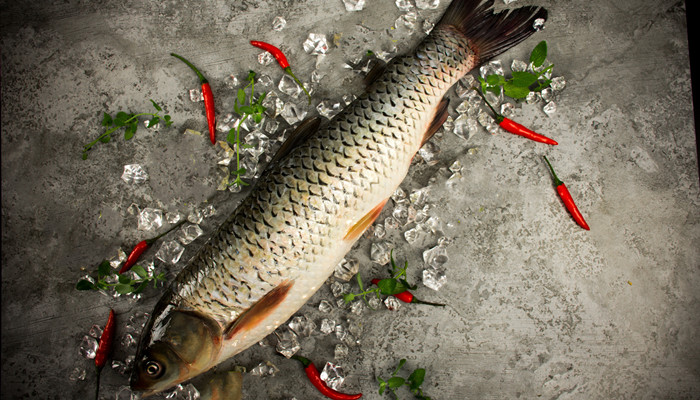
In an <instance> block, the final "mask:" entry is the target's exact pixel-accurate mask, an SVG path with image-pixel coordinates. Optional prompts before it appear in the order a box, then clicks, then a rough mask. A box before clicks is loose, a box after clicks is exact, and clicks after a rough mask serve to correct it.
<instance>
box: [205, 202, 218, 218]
mask: <svg viewBox="0 0 700 400" xmlns="http://www.w3.org/2000/svg"><path fill="white" fill-rule="evenodd" d="M214 215H216V207H214V205H213V204H209V205H207V206H206V207H204V209H203V210H202V216H203V217H204V218H209V217H213V216H214Z"/></svg>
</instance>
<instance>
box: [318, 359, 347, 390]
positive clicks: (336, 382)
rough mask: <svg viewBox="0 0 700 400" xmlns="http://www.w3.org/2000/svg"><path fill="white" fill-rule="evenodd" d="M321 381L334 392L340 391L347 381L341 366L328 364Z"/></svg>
mask: <svg viewBox="0 0 700 400" xmlns="http://www.w3.org/2000/svg"><path fill="white" fill-rule="evenodd" d="M321 380H323V381H324V382H326V385H328V386H329V387H330V388H331V389H333V390H338V389H340V387H341V386H342V385H343V382H344V381H345V372H343V368H342V367H341V366H340V365H335V364H333V363H331V362H327V363H326V365H325V366H324V367H323V370H322V371H321Z"/></svg>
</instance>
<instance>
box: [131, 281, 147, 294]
mask: <svg viewBox="0 0 700 400" xmlns="http://www.w3.org/2000/svg"><path fill="white" fill-rule="evenodd" d="M146 286H148V281H145V282H141V284H140V285H138V286H137V287H136V289H134V291H133V292H132V293H134V294H139V293H141V292H143V290H144V289H145V288H146Z"/></svg>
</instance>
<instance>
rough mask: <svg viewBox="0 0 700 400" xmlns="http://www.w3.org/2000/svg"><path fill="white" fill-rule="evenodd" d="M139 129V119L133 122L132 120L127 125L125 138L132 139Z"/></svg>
mask: <svg viewBox="0 0 700 400" xmlns="http://www.w3.org/2000/svg"><path fill="white" fill-rule="evenodd" d="M138 129H139V121H138V120H134V121H133V122H130V123H129V125H127V126H126V130H124V140H130V139H131V138H133V137H134V134H136V131H137V130H138Z"/></svg>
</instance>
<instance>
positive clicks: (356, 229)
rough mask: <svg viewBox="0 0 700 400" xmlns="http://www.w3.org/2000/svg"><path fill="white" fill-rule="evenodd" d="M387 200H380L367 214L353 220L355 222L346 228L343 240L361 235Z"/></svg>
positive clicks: (349, 239)
mask: <svg viewBox="0 0 700 400" xmlns="http://www.w3.org/2000/svg"><path fill="white" fill-rule="evenodd" d="M388 200H389V199H388V198H387V199H384V200H382V201H381V202H380V203H379V204H377V205H376V206H375V207H374V208H373V209H371V210H370V211H369V212H368V213H367V214H365V215H364V216H363V217H362V218H360V220H359V221H357V222H355V224H353V226H351V227H350V229H348V232H347V233H346V234H345V236H344V237H343V240H348V241H353V240H355V239H357V238H359V237H360V235H362V233H364V231H366V230H367V228H369V227H370V225H372V223H374V221H375V220H376V219H377V218H378V217H379V214H380V213H381V212H382V208H384V205H385V204H386V202H387V201H388Z"/></svg>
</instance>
